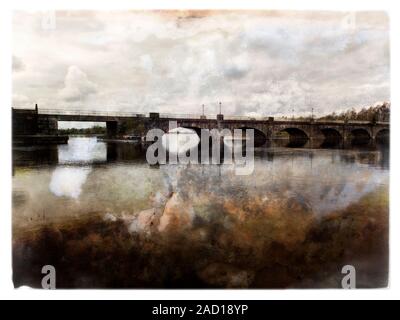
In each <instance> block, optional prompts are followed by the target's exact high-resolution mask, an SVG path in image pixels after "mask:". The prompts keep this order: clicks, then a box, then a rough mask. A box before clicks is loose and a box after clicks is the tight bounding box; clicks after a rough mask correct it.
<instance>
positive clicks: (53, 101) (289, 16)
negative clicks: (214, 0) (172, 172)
mask: <svg viewBox="0 0 400 320" xmlns="http://www.w3.org/2000/svg"><path fill="white" fill-rule="evenodd" d="M389 52H390V48H389V20H388V16H387V15H386V13H384V12H353V13H351V12H318V11H316V12H312V11H303V12H300V11H298V12H295V11H111V12H110V11H56V12H21V11H16V12H15V13H14V17H13V66H12V68H13V101H12V105H13V106H14V107H31V108H33V107H34V105H35V103H37V104H38V105H39V108H46V109H53V108H60V109H79V110H82V109H85V110H97V111H103V110H108V111H115V110H119V111H124V112H144V113H147V112H162V113H175V114H200V113H201V112H202V105H203V104H204V108H205V113H206V114H216V113H218V103H219V102H221V103H222V113H224V114H226V115H248V116H281V115H290V116H291V115H293V114H296V115H310V113H311V108H314V114H316V115H323V114H327V113H331V112H333V111H341V110H346V109H348V108H352V107H355V108H361V107H365V106H370V105H374V104H376V103H379V102H383V101H389V100H390V82H389V80H390V56H389Z"/></svg>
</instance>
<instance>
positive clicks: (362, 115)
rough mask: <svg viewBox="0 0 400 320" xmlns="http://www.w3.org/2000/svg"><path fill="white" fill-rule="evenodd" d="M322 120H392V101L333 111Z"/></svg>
mask: <svg viewBox="0 0 400 320" xmlns="http://www.w3.org/2000/svg"><path fill="white" fill-rule="evenodd" d="M319 119H321V120H362V121H389V120H390V102H384V103H382V104H380V105H376V106H371V107H369V108H362V109H361V110H360V111H358V112H357V111H356V110H355V109H354V108H352V109H350V110H347V111H344V112H340V113H336V112H333V113H331V114H328V115H326V116H324V117H321V118H319Z"/></svg>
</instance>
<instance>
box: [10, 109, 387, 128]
mask: <svg viewBox="0 0 400 320" xmlns="http://www.w3.org/2000/svg"><path fill="white" fill-rule="evenodd" d="M14 109H26V108H18V107H16V108H15V107H14ZM32 110H35V109H32ZM38 113H39V114H44V115H46V114H48V115H72V116H104V117H138V118H139V117H149V116H150V113H143V112H142V113H141V112H127V111H118V110H106V111H94V110H78V109H56V108H53V109H49V108H39V109H38ZM159 117H160V118H164V119H210V120H215V119H216V118H217V115H216V114H206V115H201V114H183V113H181V114H174V113H159ZM273 118H274V121H276V122H279V121H287V122H311V119H307V118H304V119H296V118H291V117H273ZM268 119H269V117H268V116H235V115H224V120H250V121H251V120H256V121H257V120H258V121H266V120H268ZM314 122H315V123H337V124H343V123H344V122H345V121H343V120H326V119H314ZM347 123H348V124H365V125H366V124H370V123H371V122H370V121H365V120H349V121H347ZM376 124H380V125H388V124H389V122H382V121H379V122H376Z"/></svg>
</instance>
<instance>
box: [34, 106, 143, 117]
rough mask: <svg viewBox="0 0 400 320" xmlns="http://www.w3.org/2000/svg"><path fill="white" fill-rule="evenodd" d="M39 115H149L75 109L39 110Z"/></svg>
mask: <svg viewBox="0 0 400 320" xmlns="http://www.w3.org/2000/svg"><path fill="white" fill-rule="evenodd" d="M38 113H39V114H51V115H71V116H104V117H148V116H149V114H148V113H139V112H126V111H116V110H113V111H94V110H74V109H67V110H62V109H43V108H40V109H38Z"/></svg>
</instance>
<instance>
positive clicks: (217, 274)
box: [13, 137, 389, 288]
mask: <svg viewBox="0 0 400 320" xmlns="http://www.w3.org/2000/svg"><path fill="white" fill-rule="evenodd" d="M388 188H389V152H388V147H387V146H374V147H371V146H369V147H364V148H362V147H358V148H351V149H334V148H327V149H318V148H314V149H311V148H287V147H279V146H272V147H269V148H257V149H256V150H255V163H254V172H253V173H252V174H251V175H246V176H238V175H236V174H235V170H234V166H232V165H201V164H199V165H168V164H166V165H160V166H150V165H148V163H147V162H146V158H145V154H144V152H143V151H142V150H141V149H140V148H138V147H137V146H135V145H134V144H131V143H106V142H102V141H98V139H97V138H96V137H70V139H69V142H68V144H66V145H59V146H42V147H39V146H36V147H33V146H32V147H14V148H13V268H14V276H13V277H14V283H15V285H16V286H20V285H30V286H33V287H40V281H41V276H42V275H41V267H42V266H43V265H48V264H50V265H54V266H55V268H56V270H57V286H58V287H65V288H94V287H95V288H195V287H196V288H197V287H200V288H228V287H229V288H331V287H333V288H337V287H340V286H341V279H342V278H343V274H342V273H341V269H342V266H344V265H348V264H350V265H353V266H355V268H356V270H357V286H358V287H382V286H386V285H387V279H388V210H389V208H388V207H389V204H388V203H389V200H388Z"/></svg>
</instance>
